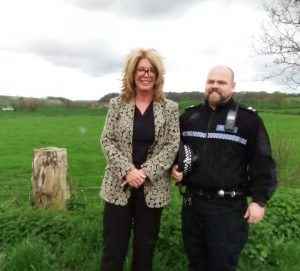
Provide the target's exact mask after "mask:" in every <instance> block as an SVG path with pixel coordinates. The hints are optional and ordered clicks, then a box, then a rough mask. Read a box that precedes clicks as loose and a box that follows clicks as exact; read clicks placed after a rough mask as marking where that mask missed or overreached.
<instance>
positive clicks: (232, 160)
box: [180, 99, 277, 202]
mask: <svg viewBox="0 0 300 271" xmlns="http://www.w3.org/2000/svg"><path fill="white" fill-rule="evenodd" d="M234 108H236V103H235V101H234V100H233V99H231V100H230V101H228V102H227V103H225V104H222V105H219V106H218V107H217V108H216V110H215V111H213V110H212V109H211V108H210V107H209V105H208V104H207V103H206V104H204V105H199V106H196V107H194V108H190V109H188V110H186V111H185V112H184V113H183V114H182V115H181V116H180V128H181V140H182V141H183V143H185V144H189V145H190V146H191V148H193V149H195V151H197V152H198V155H199V165H198V166H197V168H196V170H195V171H194V172H193V173H192V174H191V175H189V176H186V177H184V179H183V181H184V183H185V184H186V185H187V186H188V187H190V188H193V187H194V188H200V189H208V190H219V189H224V190H226V189H240V190H244V191H247V192H248V193H249V194H250V195H252V197H253V199H254V201H257V202H265V201H266V200H267V199H269V198H270V197H271V195H272V194H273V192H274V191H275V188H276V185H277V177H276V170H275V163H274V160H273V159H272V155H271V147H270V142H269V138H268V134H267V131H266V129H265V127H264V124H263V122H262V120H261V119H260V117H259V116H258V115H257V114H256V113H255V112H253V111H251V110H249V109H247V108H245V107H243V106H239V109H238V112H237V118H236V123H235V127H233V129H232V130H231V131H226V129H225V126H224V125H225V122H226V117H227V113H228V111H229V110H230V109H234Z"/></svg>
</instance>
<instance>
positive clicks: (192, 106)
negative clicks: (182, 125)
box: [185, 104, 202, 111]
mask: <svg viewBox="0 0 300 271" xmlns="http://www.w3.org/2000/svg"><path fill="white" fill-rule="evenodd" d="M201 106H202V104H197V105H190V106H188V107H187V108H186V109H185V111H186V110H190V109H194V108H197V107H201Z"/></svg>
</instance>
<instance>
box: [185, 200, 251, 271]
mask: <svg viewBox="0 0 300 271" xmlns="http://www.w3.org/2000/svg"><path fill="white" fill-rule="evenodd" d="M246 208H247V200H246V198H245V197H240V198H234V199H224V198H223V199H206V198H201V197H199V196H196V195H192V198H191V200H190V201H186V200H184V202H183V207H182V232H183V241H184V245H185V249H186V252H187V256H188V261H189V269H188V270H189V271H234V270H236V267H237V264H238V258H239V255H240V252H241V250H242V248H243V247H244V245H245V243H246V241H247V238H248V229H249V226H248V223H247V221H246V220H245V219H244V214H245V212H246Z"/></svg>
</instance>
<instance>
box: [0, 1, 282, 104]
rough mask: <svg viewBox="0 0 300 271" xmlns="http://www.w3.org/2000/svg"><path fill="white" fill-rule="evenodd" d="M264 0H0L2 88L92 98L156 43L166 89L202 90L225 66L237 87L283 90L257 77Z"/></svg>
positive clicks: (115, 85)
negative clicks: (255, 42)
mask: <svg viewBox="0 0 300 271" xmlns="http://www.w3.org/2000/svg"><path fill="white" fill-rule="evenodd" d="M263 3H264V1H263V0H251V1H250V0H26V1H24V0H7V1H1V2H0V95H13V96H15V95H16V96H29V97H47V96H60V97H65V98H69V99H73V100H90V99H92V100H97V99H99V98H101V97H102V96H104V95H105V94H108V93H110V92H119V91H120V79H121V76H122V68H123V63H124V58H125V56H126V54H127V53H128V52H129V51H130V50H131V49H135V48H138V47H143V48H155V49H157V50H158V51H159V52H160V53H161V55H162V56H163V57H164V62H165V66H166V82H165V87H164V90H165V91H176V92H179V91H203V89H204V83H205V79H206V75H207V72H208V70H209V68H211V67H212V66H214V65H216V64H225V65H228V66H230V67H231V68H232V69H233V70H234V71H235V74H236V82H237V91H241V90H243V91H288V89H287V87H285V86H280V85H277V84H276V82H275V81H274V82H272V81H265V82H262V81H257V80H256V79H257V78H258V77H259V76H261V75H262V74H264V73H265V72H266V71H265V70H264V64H265V63H264V61H265V60H263V59H262V58H260V57H257V56H254V52H253V49H252V48H251V44H252V38H253V36H255V35H258V33H259V31H260V27H261V22H262V20H263V19H264V18H266V15H265V13H264V12H263V10H262V4H263Z"/></svg>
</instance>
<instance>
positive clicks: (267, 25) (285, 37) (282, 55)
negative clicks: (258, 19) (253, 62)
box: [253, 0, 300, 89]
mask: <svg viewBox="0 0 300 271" xmlns="http://www.w3.org/2000/svg"><path fill="white" fill-rule="evenodd" d="M263 8H264V10H265V11H266V13H267V19H266V20H265V21H264V22H263V23H262V34H261V35H260V36H259V37H258V39H256V40H255V41H254V43H253V48H254V50H255V52H256V53H257V54H258V55H262V56H268V57H270V58H271V59H272V60H271V61H270V62H269V64H266V67H268V68H269V71H270V72H269V74H267V75H264V76H263V79H271V78H275V77H277V78H280V79H281V80H282V82H283V83H284V84H286V85H289V86H290V87H293V88H294V89H297V88H300V0H271V1H269V2H266V3H265V4H264V6H263Z"/></svg>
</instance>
